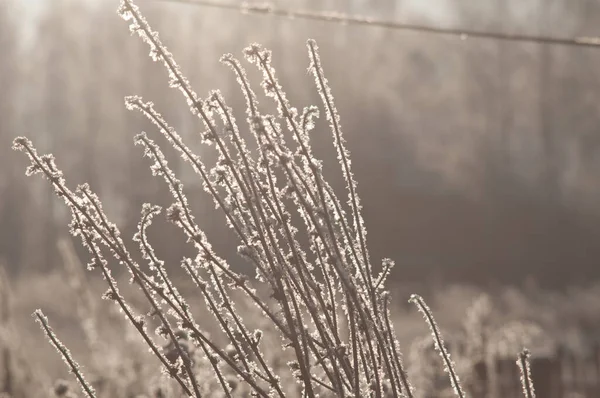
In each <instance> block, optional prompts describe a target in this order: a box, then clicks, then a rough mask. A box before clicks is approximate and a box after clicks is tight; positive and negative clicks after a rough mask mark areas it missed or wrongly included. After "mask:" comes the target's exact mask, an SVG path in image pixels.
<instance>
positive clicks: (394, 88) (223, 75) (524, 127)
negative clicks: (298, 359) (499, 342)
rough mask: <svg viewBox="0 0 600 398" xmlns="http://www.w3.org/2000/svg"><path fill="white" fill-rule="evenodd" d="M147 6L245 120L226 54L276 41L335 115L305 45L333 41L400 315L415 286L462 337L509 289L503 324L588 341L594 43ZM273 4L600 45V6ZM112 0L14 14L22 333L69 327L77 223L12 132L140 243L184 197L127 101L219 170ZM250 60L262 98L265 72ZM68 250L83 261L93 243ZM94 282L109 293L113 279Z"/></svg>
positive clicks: (165, 236) (204, 203) (206, 208)
mask: <svg viewBox="0 0 600 398" xmlns="http://www.w3.org/2000/svg"><path fill="white" fill-rule="evenodd" d="M137 3H138V4H139V5H140V7H141V9H142V11H143V12H144V14H145V15H146V17H147V19H148V20H149V22H150V23H151V25H152V26H153V27H154V28H155V29H156V30H158V31H159V32H160V35H161V39H162V41H163V43H165V44H166V45H167V47H168V48H169V49H170V51H171V52H172V53H173V54H174V56H175V58H176V60H177V61H178V62H179V64H180V65H181V67H182V70H183V72H184V74H185V75H186V76H187V77H188V78H189V80H190V81H191V83H192V85H193V86H194V88H195V90H196V92H198V93H200V94H201V95H204V93H208V91H209V90H211V89H216V88H218V89H220V90H222V92H223V93H224V95H225V96H226V98H227V99H228V101H229V103H230V105H232V106H233V107H234V108H236V109H237V115H238V120H240V121H241V120H244V116H243V97H242V94H241V92H240V90H239V87H238V86H237V83H236V82H235V79H234V76H233V75H232V73H231V71H230V70H229V69H228V68H226V67H224V66H223V65H221V64H220V63H219V58H220V56H221V55H222V54H224V53H232V54H234V55H235V56H236V57H238V58H240V59H241V58H243V55H242V49H243V48H244V47H245V46H246V45H248V44H250V43H252V42H259V43H261V44H263V45H264V46H266V47H268V48H270V49H271V50H272V51H273V65H274V67H275V68H276V69H277V72H278V75H279V78H280V80H281V82H282V84H283V86H284V87H285V89H286V91H287V93H288V95H289V97H290V99H291V100H292V102H293V104H294V105H295V106H296V107H299V108H301V107H303V106H305V105H308V104H319V97H318V94H317V92H316V90H315V87H314V84H313V82H312V77H311V76H310V75H309V74H307V73H306V68H307V66H308V56H307V51H306V46H305V42H306V39H307V38H314V39H316V40H317V42H318V43H319V46H320V48H321V55H322V61H323V67H324V69H325V72H326V75H327V76H328V79H329V81H330V83H331V87H332V90H333V94H334V96H335V98H336V100H337V105H338V110H339V113H340V115H341V118H342V119H341V120H342V125H343V128H344V130H345V133H346V137H347V141H348V145H349V148H350V150H351V152H352V159H353V168H354V172H355V174H356V179H357V180H358V184H359V185H358V187H359V194H360V195H361V197H362V201H363V204H364V215H365V220H366V225H367V228H368V231H369V234H368V240H369V246H370V250H371V255H372V256H373V258H374V259H380V258H382V257H390V258H392V259H394V260H395V261H396V263H397V267H396V269H395V273H394V274H393V276H392V279H393V281H392V282H393V283H394V284H395V286H397V289H396V291H395V294H397V295H398V296H399V298H398V300H399V301H403V300H404V299H405V298H408V294H409V293H410V292H412V288H413V287H417V288H419V289H421V291H424V292H430V294H429V297H430V298H431V300H432V303H433V304H432V305H433V306H434V308H438V307H439V308H441V307H443V306H444V305H446V306H448V303H452V307H453V308H452V309H451V310H450V311H444V312H443V314H444V315H442V320H441V323H442V324H444V325H452V324H453V322H454V323H456V322H459V319H460V317H459V315H457V314H462V312H463V311H464V310H465V309H466V308H468V307H469V305H470V303H471V301H472V299H473V297H476V296H477V295H479V294H480V293H482V292H494V293H493V294H496V296H495V297H496V298H497V299H498V300H499V302H500V303H504V304H501V307H500V308H502V309H503V310H501V311H500V312H502V311H504V313H505V314H506V313H509V312H510V313H511V314H514V313H515V311H517V312H516V314H517V315H516V316H517V317H521V318H526V317H532V316H535V315H536V314H537V315H539V316H540V317H542V315H540V314H545V315H544V316H546V315H547V316H546V318H545V319H546V321H548V320H550V321H551V322H550V323H547V324H548V325H552V327H557V328H558V327H559V326H560V325H561V322H562V321H561V320H566V319H569V325H570V326H569V327H570V328H571V327H572V329H573V330H575V329H576V330H577V332H573V333H575V334H577V333H579V334H577V336H578V337H577V338H580V337H581V333H580V332H581V330H585V335H586V336H588V337H589V336H593V335H595V331H597V330H598V328H597V326H598V324H599V323H600V318H599V317H598V315H597V314H598V312H597V311H596V310H597V308H596V307H597V306H598V305H600V294H599V293H598V288H597V286H598V285H597V281H598V280H599V277H600V267H599V265H600V67H599V66H600V49H597V48H583V47H574V46H559V45H550V44H539V43H519V42H510V41H501V40H494V39H477V38H467V39H466V40H463V39H461V38H459V37H454V36H443V35H434V34H427V33H419V32H408V31H398V30H391V29H385V28H380V27H374V26H357V25H351V24H338V23H329V22H319V21H309V20H303V19H298V18H297V19H289V18H279V17H272V16H265V15H253V14H244V13H240V12H238V11H234V10H226V9H219V8H215V7H204V6H193V5H189V4H183V3H177V2H169V1H155V0H139V1H138V2H137ZM233 3H235V1H233ZM272 3H273V4H274V5H275V6H278V7H283V8H286V9H302V10H310V11H315V12H318V11H337V12H343V13H348V14H357V15H362V16H369V17H373V18H376V19H382V20H387V21H396V22H402V23H412V24H423V25H427V26H435V27H447V28H465V29H472V30H480V31H493V32H498V33H502V32H504V33H513V34H514V33H522V34H528V35H541V36H551V37H580V36H598V35H600V29H599V28H598V27H599V26H600V2H598V1H596V0H577V1H572V0H378V1H368V0H279V1H273V2H272ZM117 6H118V1H117V0H95V1H94V0H27V1H23V0H1V1H0V54H1V55H0V261H1V262H2V264H4V267H5V269H6V270H7V274H8V278H9V280H10V281H11V283H12V285H13V291H14V292H15V293H14V294H15V295H14V297H15V298H16V299H15V302H16V303H17V304H16V306H17V308H18V310H19V311H21V310H22V311H23V312H26V311H29V312H26V313H25V315H24V319H23V320H21V321H19V322H21V324H22V325H26V324H31V325H33V323H32V322H31V320H30V319H29V318H28V314H29V313H30V312H31V311H30V310H32V308H35V307H37V306H39V305H40V303H42V304H43V303H54V304H55V306H54V307H53V308H51V309H50V310H49V311H50V314H51V315H54V319H55V320H56V323H57V327H58V328H59V330H61V328H62V330H63V331H66V330H68V329H69V325H72V322H74V321H73V320H72V319H70V318H69V317H70V310H68V305H69V304H68V303H69V301H70V300H72V296H69V294H70V293H68V289H67V287H66V286H68V283H67V282H66V281H65V278H64V277H63V276H61V275H62V274H61V272H63V271H62V263H63V262H64V256H61V253H60V250H59V248H58V247H57V242H58V241H59V240H60V239H63V238H65V237H66V238H67V239H69V238H68V227H67V223H68V221H69V215H68V213H67V211H66V208H65V207H64V205H63V204H62V203H61V202H60V200H59V199H57V198H55V196H54V194H53V193H52V192H51V189H50V188H49V186H48V184H47V183H46V181H43V180H42V179H40V178H26V177H25V175H24V172H25V167H26V165H27V161H26V158H25V157H24V156H23V155H22V154H20V153H15V152H13V151H12V150H11V148H10V147H11V142H12V140H13V139H14V138H15V137H16V136H20V135H26V136H27V137H29V138H30V139H31V140H32V141H33V142H34V144H35V145H36V146H37V148H38V150H39V151H40V152H43V153H45V152H52V153H54V155H55V156H56V158H57V160H58V165H59V167H60V168H62V169H63V171H64V172H65V175H66V177H67V181H68V182H69V184H70V185H71V186H73V187H74V186H75V185H76V184H79V183H83V182H89V183H90V185H91V187H92V189H93V190H94V191H95V192H96V193H98V195H99V196H100V198H101V199H102V201H103V203H104V207H105V209H106V211H107V213H108V215H109V217H110V218H111V219H112V220H114V221H115V222H116V223H117V224H118V225H119V226H120V228H121V231H122V232H123V235H124V236H125V237H131V236H132V235H133V233H134V232H135V229H136V226H137V222H138V217H139V211H140V208H141V204H142V203H144V202H152V203H154V204H159V205H163V206H166V205H168V204H170V203H171V199H170V194H169V192H168V190H167V188H166V187H165V186H164V184H163V183H162V181H161V180H160V179H157V178H153V177H152V175H151V172H150V170H149V167H148V166H149V164H148V161H147V159H144V158H143V157H142V150H141V149H140V148H139V147H135V146H134V145H133V137H134V135H135V134H137V133H139V132H140V131H147V132H148V133H149V134H150V135H151V136H154V137H157V138H158V134H157V132H156V130H155V128H154V127H153V126H151V125H149V123H148V122H147V121H146V120H145V119H144V118H143V117H142V116H141V115H140V114H138V113H132V112H129V111H127V110H126V109H125V107H124V101H123V98H124V97H125V96H126V95H133V94H138V95H141V96H143V97H144V99H145V100H152V101H154V102H155V104H156V105H157V110H159V111H160V112H161V113H163V115H165V117H166V119H167V120H168V121H169V122H170V123H171V124H172V125H173V126H174V127H176V128H177V130H178V131H179V132H180V134H181V135H182V136H184V138H185V139H186V140H187V142H188V143H190V146H192V147H193V148H194V149H195V150H196V151H197V153H199V154H201V155H202V156H204V157H206V158H208V159H211V158H213V157H214V154H213V153H212V152H211V150H212V149H211V148H206V147H203V146H202V145H201V144H200V136H199V133H200V132H201V131H202V126H201V124H200V123H199V121H198V120H196V119H195V118H194V117H193V116H192V115H191V114H190V112H189V111H188V109H187V106H186V104H185V100H184V99H183V98H182V97H181V96H180V94H179V93H178V92H177V91H176V90H172V89H169V87H168V83H167V76H166V72H165V70H164V68H163V67H162V65H159V64H156V63H152V62H151V61H150V59H149V57H148V49H147V46H146V45H145V44H144V43H142V42H141V41H140V40H139V38H137V37H132V36H130V35H129V34H128V29H127V24H126V23H125V22H124V21H122V20H121V19H120V18H118V16H117V15H116V9H117ZM245 65H246V66H247V67H248V73H249V75H250V78H251V79H252V81H253V82H254V83H255V84H258V83H259V81H260V80H259V76H258V74H257V72H256V70H254V69H253V67H252V66H251V65H249V64H247V63H246V64H245ZM263 102H265V103H267V101H266V100H264V101H263ZM318 126H319V127H318V128H317V129H316V130H315V131H314V132H313V142H315V143H316V146H317V148H316V153H317V155H318V156H319V157H320V158H321V159H324V163H325V173H326V175H327V176H328V177H330V178H331V180H332V182H333V185H334V186H335V187H337V188H339V189H343V183H342V180H341V178H340V177H341V176H340V175H339V173H338V171H337V165H336V160H335V152H334V151H333V146H332V144H331V136H330V133H329V131H328V129H327V128H326V122H325V121H324V120H321V121H320V122H319V125H318ZM166 152H167V154H170V155H171V156H170V158H169V161H170V165H172V167H173V168H174V169H175V170H176V172H178V173H179V175H180V177H181V179H182V180H183V182H184V183H185V184H186V187H187V189H188V191H191V192H192V197H191V198H190V200H191V202H192V207H193V209H194V210H195V212H196V216H197V219H198V220H199V224H200V225H201V226H202V227H203V228H204V229H205V231H206V232H207V235H208V237H209V239H210V240H211V242H212V243H213V245H214V247H215V249H216V250H217V251H218V252H219V253H220V254H222V255H223V257H225V258H227V259H229V260H230V261H231V264H232V266H234V267H237V268H238V269H241V270H245V268H244V267H245V264H244V263H242V262H240V261H239V260H238V259H237V257H236V255H235V248H236V246H237V241H236V240H235V238H234V237H233V236H232V234H231V233H230V231H228V229H227V228H226V225H225V222H224V217H223V215H222V214H221V213H220V212H218V211H215V210H214V205H213V202H212V200H210V198H208V197H207V196H206V195H205V194H204V193H203V192H202V189H201V183H200V181H199V180H198V179H197V178H196V176H195V174H194V173H193V171H192V170H191V168H189V166H188V165H186V164H184V163H183V161H182V160H180V159H178V158H177V157H176V156H173V153H172V152H170V151H169V150H168V149H167V150H166ZM152 238H153V242H154V246H155V249H156V251H157V253H158V254H159V256H160V257H161V258H163V259H165V260H166V262H167V266H168V267H171V268H172V272H173V273H175V274H177V272H178V270H177V269H178V266H177V264H178V262H179V260H180V259H181V258H182V257H183V256H184V255H190V254H191V253H192V252H191V249H192V248H191V247H189V246H188V245H186V243H185V239H184V238H183V236H182V234H181V233H180V231H178V230H177V229H176V228H175V227H173V226H171V225H169V224H168V223H166V222H161V221H157V222H156V226H155V227H154V228H153V231H152ZM73 247H74V248H75V250H76V254H77V255H78V256H79V260H80V261H81V262H83V263H85V262H87V255H86V253H85V252H84V251H82V250H80V245H79V242H75V244H74V246H73ZM247 271H248V272H249V273H251V272H253V270H250V269H248V270H247ZM115 273H116V274H119V269H118V267H117V268H115ZM90 278H92V279H93V278H95V279H98V286H101V281H99V277H98V276H97V275H96V276H90ZM94 283H96V282H94ZM457 286H460V287H457ZM101 290H102V289H101V288H99V287H98V291H101ZM59 292H60V293H59ZM405 293H406V294H405ZM424 295H425V294H424ZM425 296H426V295H425ZM426 297H427V296H426ZM63 305H64V307H62V306H63ZM48 306H50V305H48ZM515 308H516V309H518V310H515ZM399 311H400V310H399ZM519 311H521V312H519ZM407 316H408V315H407ZM411 316H412V315H411ZM570 316H571V317H572V318H569V317H570ZM542 318H543V317H542ZM404 319H406V318H404ZM411 319H412V318H411ZM416 319H417V320H418V316H416ZM540 322H542V320H540ZM419 325H420V326H422V325H421V324H419ZM409 329H410V328H409ZM68 332H72V333H75V338H74V339H73V341H75V343H74V344H75V345H76V346H77V342H76V340H77V339H76V336H77V333H76V332H74V331H73V330H69V331H68ZM68 332H67V333H68ZM28 333H29V332H28ZM411 333H412V334H411ZM565 333H566V334H569V333H571V329H569V330H568V331H566V332H565ZM573 333H571V334H570V335H572V334H573ZM408 334H410V335H411V336H414V335H416V334H417V333H416V332H414V333H413V332H409V333H408ZM31 335H32V336H33V335H35V336H36V337H35V338H37V339H39V340H40V341H39V342H36V343H33V342H32V343H31V344H32V346H33V347H35V349H42V348H41V346H43V345H45V344H46V343H45V342H44V341H43V339H41V336H40V335H39V331H38V330H34V331H31ZM31 341H33V337H32V340H31ZM578 341H579V340H578Z"/></svg>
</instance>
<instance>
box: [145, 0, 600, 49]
mask: <svg viewBox="0 0 600 398" xmlns="http://www.w3.org/2000/svg"><path fill="white" fill-rule="evenodd" d="M153 1H157V2H161V3H182V4H188V5H194V6H201V7H211V8H220V9H226V10H235V11H240V12H243V13H247V14H263V15H272V16H277V17H287V18H291V19H308V20H313V21H324V22H334V23H341V24H347V25H367V26H372V27H379V28H385V29H394V30H403V31H409V32H420V33H429V34H436V35H446V36H457V37H459V38H461V39H463V40H464V39H467V38H470V37H474V38H480V39H492V40H502V41H512V42H526V43H538V44H552V45H561V46H577V47H600V36H579V37H573V38H561V37H548V36H535V35H526V34H510V33H499V32H485V31H479V30H471V29H456V28H436V27H433V26H426V25H418V24H405V23H399V22H393V21H386V20H380V19H374V18H369V17H364V16H357V15H347V14H343V13H337V12H313V11H306V10H291V9H285V8H278V7H274V6H273V5H272V4H268V3H264V4H259V3H246V2H243V3H241V4H240V3H238V4H235V3H224V2H220V1H215V0H153Z"/></svg>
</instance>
